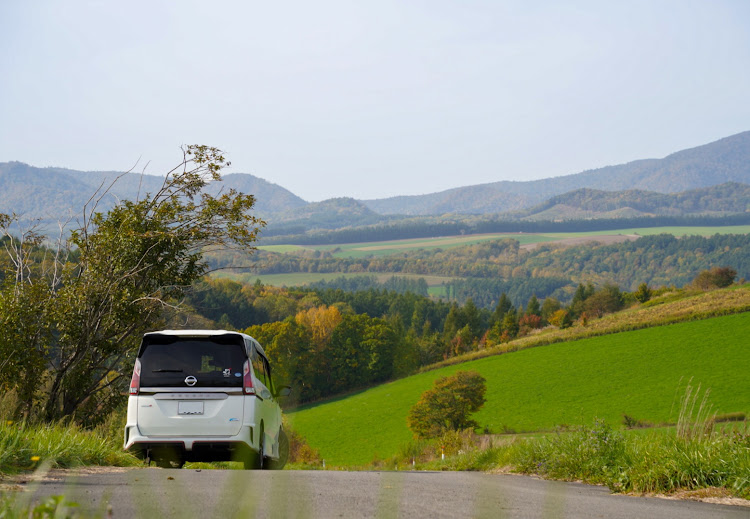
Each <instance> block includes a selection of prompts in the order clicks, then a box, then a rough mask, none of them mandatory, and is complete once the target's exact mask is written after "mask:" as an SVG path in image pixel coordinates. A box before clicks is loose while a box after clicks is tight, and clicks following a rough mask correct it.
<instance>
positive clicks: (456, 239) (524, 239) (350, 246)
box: [258, 225, 750, 258]
mask: <svg viewBox="0 0 750 519" xmlns="http://www.w3.org/2000/svg"><path fill="white" fill-rule="evenodd" d="M664 233H666V234H672V235H674V236H689V235H700V236H712V235H714V234H748V233H750V225H734V226H727V227H645V228H633V229H618V230H617V231H592V232H571V233H542V234H528V233H502V234H471V235H461V236H444V237H440V238H418V239H411V240H393V241H384V242H363V243H346V244H340V245H307V246H301V245H268V246H261V247H258V248H259V249H262V250H268V251H273V252H280V253H286V252H293V251H295V250H299V249H310V250H319V251H330V252H332V253H333V255H334V256H335V257H345V258H357V257H365V256H387V255H390V254H394V253H398V252H405V251H409V250H416V249H434V248H443V249H447V248H451V247H460V246H464V245H471V244H474V243H481V242H485V241H492V240H502V239H508V238H510V239H513V240H518V242H519V243H520V244H521V245H522V246H532V245H534V244H538V243H544V242H557V241H567V242H568V243H571V244H580V243H586V242H591V241H599V242H605V243H607V242H610V243H611V242H613V241H622V240H626V239H633V238H637V237H638V236H649V235H653V234H664Z"/></svg>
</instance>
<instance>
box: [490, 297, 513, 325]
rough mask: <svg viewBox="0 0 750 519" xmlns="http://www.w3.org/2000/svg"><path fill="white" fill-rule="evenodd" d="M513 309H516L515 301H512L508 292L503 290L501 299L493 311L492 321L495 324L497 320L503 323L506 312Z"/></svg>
mask: <svg viewBox="0 0 750 519" xmlns="http://www.w3.org/2000/svg"><path fill="white" fill-rule="evenodd" d="M511 310H514V308H513V303H511V302H510V298H509V297H508V294H506V293H505V292H503V293H502V294H500V299H499V300H498V302H497V306H496V307H495V311H494V312H492V318H491V320H490V321H491V322H492V323H493V324H494V323H497V322H500V323H502V322H503V318H504V317H505V314H506V313H508V312H509V311H511Z"/></svg>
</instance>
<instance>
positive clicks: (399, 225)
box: [261, 212, 750, 245]
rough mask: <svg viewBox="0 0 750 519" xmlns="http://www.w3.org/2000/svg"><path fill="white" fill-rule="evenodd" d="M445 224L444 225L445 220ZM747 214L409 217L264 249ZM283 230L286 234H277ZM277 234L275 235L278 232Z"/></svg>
mask: <svg viewBox="0 0 750 519" xmlns="http://www.w3.org/2000/svg"><path fill="white" fill-rule="evenodd" d="M445 220H447V221H445ZM749 223H750V213H747V212H745V213H738V214H733V215H727V216H702V215H690V216H644V217H635V218H597V219H589V220H564V221H549V220H537V221H529V220H519V219H496V218H488V217H486V216H462V215H461V216H456V215H451V216H450V217H449V218H447V219H446V218H444V217H434V216H430V217H424V218H414V217H410V218H407V219H404V220H401V221H396V222H391V223H387V224H377V225H369V226H361V227H355V228H350V229H349V228H347V229H337V230H312V231H307V232H299V233H298V234H290V233H292V232H295V231H302V230H303V229H304V228H306V227H303V226H302V225H299V226H298V227H292V226H290V227H287V228H282V227H279V228H277V229H276V230H274V229H269V230H268V232H264V233H263V238H262V242H261V243H262V244H263V245H275V244H287V243H294V244H297V245H331V244H340V243H362V242H378V241H390V240H405V239H414V238H437V237H440V236H458V235H461V234H486V233H519V232H523V233H561V232H592V231H617V230H620V229H632V228H648V227H698V226H704V227H717V226H729V225H747V224H749ZM282 232H284V233H285V234H281V233H282ZM277 233H278V234H277Z"/></svg>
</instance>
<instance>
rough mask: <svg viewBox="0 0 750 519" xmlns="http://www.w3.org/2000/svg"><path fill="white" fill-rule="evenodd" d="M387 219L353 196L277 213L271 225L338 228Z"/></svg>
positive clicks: (369, 223) (370, 223)
mask: <svg viewBox="0 0 750 519" xmlns="http://www.w3.org/2000/svg"><path fill="white" fill-rule="evenodd" d="M387 220H388V217H386V216H382V215H379V214H377V213H376V212H374V211H372V210H371V209H370V208H368V207H367V206H366V205H364V204H363V203H361V202H358V201H357V200H355V199H353V198H331V199H329V200H324V201H322V202H314V203H310V204H307V205H304V206H301V207H298V208H296V209H293V210H291V211H287V212H285V213H283V214H280V215H277V216H276V217H275V218H274V219H273V223H272V226H281V225H286V226H294V225H304V226H306V227H307V228H308V229H339V228H341V227H356V226H360V225H372V224H376V223H381V222H384V221H387ZM269 227H270V226H269ZM267 230H269V229H267ZM264 232H265V231H264Z"/></svg>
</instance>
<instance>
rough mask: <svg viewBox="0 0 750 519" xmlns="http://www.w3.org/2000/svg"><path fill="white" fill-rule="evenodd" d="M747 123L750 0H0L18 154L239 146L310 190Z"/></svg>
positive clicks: (270, 176)
mask: <svg viewBox="0 0 750 519" xmlns="http://www.w3.org/2000/svg"><path fill="white" fill-rule="evenodd" d="M745 130H750V1H747V0H735V1H731V0H704V1H693V0H658V1H654V0H647V1H640V0H627V1H618V2H614V1H606V0H592V1H576V0H565V1H544V0H519V1H505V0H494V1H490V0H488V1H473V0H461V1H457V0H456V1H452V2H449V1H444V0H429V1H428V0H425V1H409V0H372V1H352V0H349V1H344V0H342V1H332V0H314V1H311V0H305V1H277V2H273V1H264V2H256V1H242V0H236V1H222V0H211V1H205V0H200V1H199V0H195V1H188V0H179V1H177V0H174V1H169V2H168V1H160V0H128V1H127V2H114V1H108V0H102V1H88V2H86V1H81V0H65V1H59V0H57V1H53V0H33V1H29V0H1V1H0V161H9V160H19V161H22V162H27V163H29V164H32V165H35V166H60V167H67V168H72V169H79V170H126V169H129V168H130V167H131V166H132V165H133V164H134V163H135V162H136V161H137V160H138V159H139V158H140V163H139V170H140V168H141V167H142V166H143V165H145V164H146V163H147V162H149V161H150V164H149V166H148V169H147V170H146V171H147V172H148V173H151V174H159V173H162V172H163V171H165V170H166V169H168V167H169V166H172V165H174V164H175V163H176V162H177V161H178V159H179V157H180V150H179V146H180V145H182V144H190V143H201V144H209V145H213V146H218V147H220V148H222V149H223V150H225V151H226V152H227V153H228V155H229V158H230V160H231V161H232V168H231V170H230V172H242V173H252V174H254V175H257V176H259V177H262V178H264V179H266V180H268V181H270V182H274V183H276V184H280V185H281V186H283V187H286V188H287V189H290V190H291V191H292V192H294V193H295V194H297V195H299V196H301V197H302V198H304V199H306V200H309V201H314V200H322V199H325V198H331V197H335V196H352V197H355V198H360V199H370V198H382V197H387V196H393V195H402V194H422V193H430V192H435V191H440V190H444V189H448V188H451V187H458V186H464V185H471V184H479V183H485V182H494V181H498V180H530V179H537V178H545V177H552V176H559V175H567V174H571V173H577V172H580V171H582V170H584V169H591V168H595V167H600V166H605V165H609V164H619V163H623V162H627V161H630V160H635V159H641V158H657V157H663V156H665V155H668V154H669V153H672V152H674V151H677V150H680V149H684V148H688V147H692V146H697V145H700V144H705V143H707V142H711V141H714V140H717V139H719V138H722V137H726V136H729V135H732V134H735V133H739V132H741V131H745Z"/></svg>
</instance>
